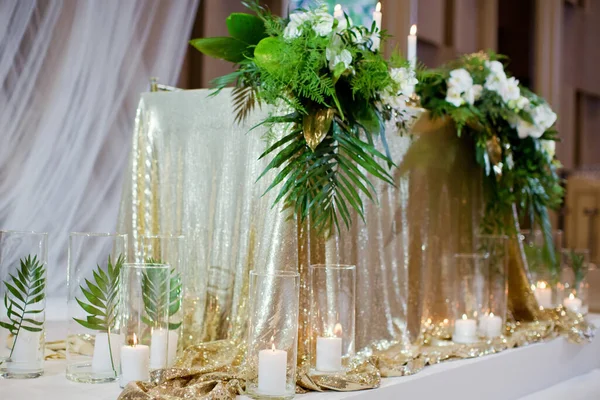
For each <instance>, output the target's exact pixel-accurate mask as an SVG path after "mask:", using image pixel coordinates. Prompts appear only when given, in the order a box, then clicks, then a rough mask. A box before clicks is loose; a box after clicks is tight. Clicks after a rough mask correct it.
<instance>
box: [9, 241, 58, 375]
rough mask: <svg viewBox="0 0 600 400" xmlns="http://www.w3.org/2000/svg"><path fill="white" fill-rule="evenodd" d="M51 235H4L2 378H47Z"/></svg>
mask: <svg viewBox="0 0 600 400" xmlns="http://www.w3.org/2000/svg"><path fill="white" fill-rule="evenodd" d="M47 264H48V234H47V233H38V232H18V231H0V299H1V301H0V377H3V378H36V377H38V376H41V375H42V374H43V367H44V326H45V316H46V273H47V271H46V270H47Z"/></svg>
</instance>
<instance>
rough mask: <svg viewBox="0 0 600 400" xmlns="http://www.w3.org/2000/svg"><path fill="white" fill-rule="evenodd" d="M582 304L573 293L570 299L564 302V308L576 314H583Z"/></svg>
mask: <svg viewBox="0 0 600 400" xmlns="http://www.w3.org/2000/svg"><path fill="white" fill-rule="evenodd" d="M582 304H583V302H582V301H581V299H578V298H577V297H575V295H574V294H573V293H571V294H570V295H569V297H568V298H566V299H564V300H563V306H565V307H566V308H567V309H568V310H571V311H573V312H576V313H578V312H581V306H582Z"/></svg>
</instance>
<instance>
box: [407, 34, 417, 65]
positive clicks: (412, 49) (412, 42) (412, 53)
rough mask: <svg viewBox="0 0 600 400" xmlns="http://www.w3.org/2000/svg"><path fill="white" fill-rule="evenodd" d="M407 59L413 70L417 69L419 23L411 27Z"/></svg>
mask: <svg viewBox="0 0 600 400" xmlns="http://www.w3.org/2000/svg"><path fill="white" fill-rule="evenodd" d="M406 59H407V60H408V62H409V63H410V67H411V68H412V70H413V71H414V70H415V69H417V25H413V26H411V27H410V32H409V35H408V47H407V52H406Z"/></svg>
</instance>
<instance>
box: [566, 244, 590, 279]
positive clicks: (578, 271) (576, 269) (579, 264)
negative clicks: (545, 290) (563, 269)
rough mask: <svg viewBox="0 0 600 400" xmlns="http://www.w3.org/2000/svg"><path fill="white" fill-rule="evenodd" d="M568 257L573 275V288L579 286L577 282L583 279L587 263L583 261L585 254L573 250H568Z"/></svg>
mask: <svg viewBox="0 0 600 400" xmlns="http://www.w3.org/2000/svg"><path fill="white" fill-rule="evenodd" d="M569 258H570V261H571V269H573V274H574V275H575V288H577V287H579V284H580V283H581V282H583V280H584V279H585V275H586V273H587V269H588V266H587V263H586V262H585V255H584V254H581V253H579V254H578V253H577V252H576V251H575V250H571V251H570V252H569Z"/></svg>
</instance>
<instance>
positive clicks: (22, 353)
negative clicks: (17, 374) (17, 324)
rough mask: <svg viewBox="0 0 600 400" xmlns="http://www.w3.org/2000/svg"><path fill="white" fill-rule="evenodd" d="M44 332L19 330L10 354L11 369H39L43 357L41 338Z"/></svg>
mask: <svg viewBox="0 0 600 400" xmlns="http://www.w3.org/2000/svg"><path fill="white" fill-rule="evenodd" d="M41 338H42V332H30V331H27V330H25V329H21V330H19V334H18V335H17V337H16V338H15V342H14V347H13V348H12V354H11V356H10V360H11V363H10V365H9V367H8V368H9V369H11V370H13V369H38V368H39V367H40V365H39V363H40V362H41V361H42V359H43V353H42V351H43V350H42V347H41V343H40V340H41Z"/></svg>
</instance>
